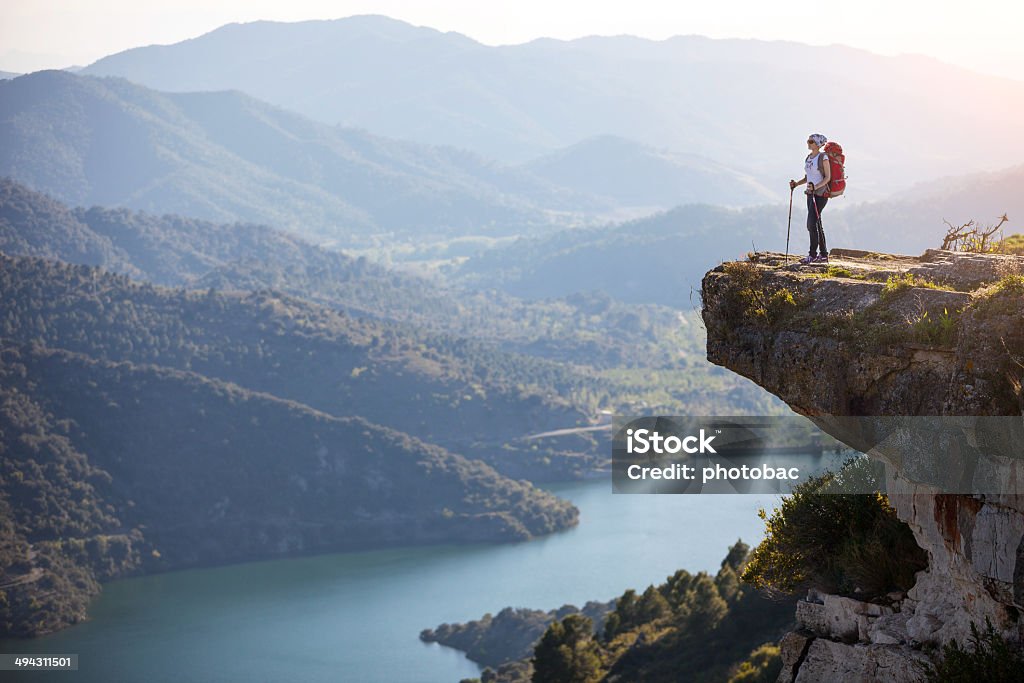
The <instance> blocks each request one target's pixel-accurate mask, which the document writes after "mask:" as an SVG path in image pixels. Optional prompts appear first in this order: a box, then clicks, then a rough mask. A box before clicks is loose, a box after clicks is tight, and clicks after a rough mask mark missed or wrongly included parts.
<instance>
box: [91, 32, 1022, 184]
mask: <svg viewBox="0 0 1024 683" xmlns="http://www.w3.org/2000/svg"><path fill="white" fill-rule="evenodd" d="M83 73H86V74H92V75H102V76H112V75H116V76H122V77H125V78H128V79H129V80H131V81H133V82H136V83H139V84H142V85H146V86H148V87H151V88H156V89H159V90H166V91H174V92H185V91H209V90H224V89H238V90H241V91H244V92H246V93H248V94H250V95H252V96H254V97H257V98H259V99H261V100H265V101H267V102H270V103H272V104H276V105H278V106H283V107H287V108H289V109H292V110H294V111H296V112H299V113H302V114H304V115H306V116H309V117H311V118H314V119H317V120H320V121H323V122H327V123H331V124H335V123H341V124H343V125H347V126H359V127H363V128H366V129H368V130H370V131H372V132H374V133H376V134H380V135H389V136H393V137H397V138H402V139H408V140H415V141H417V142H426V143H435V144H448V145H455V146H458V147H462V148H466V149H470V150H474V151H476V152H479V153H482V154H484V155H486V156H489V157H492V158H496V159H499V160H502V161H506V162H513V163H523V162H527V161H530V160H532V159H534V158H536V157H539V156H541V155H544V154H548V153H551V152H554V151H556V150H558V149H560V148H563V147H567V146H569V145H574V144H577V143H579V142H581V141H583V140H586V139H588V138H591V137H594V136H600V135H608V134H611V135H617V136H621V137H625V138H628V139H631V140H635V141H637V142H639V143H641V144H644V145H649V146H653V147H655V148H658V149H662V148H665V149H669V150H671V151H673V152H676V153H685V154H697V155H700V156H702V157H705V158H708V159H712V160H714V161H716V162H718V163H721V164H723V165H725V166H728V167H731V168H736V169H739V170H741V171H743V172H746V173H748V174H749V175H751V176H752V177H753V178H754V179H755V180H756V181H757V182H759V183H761V184H762V185H764V186H766V187H769V188H771V189H772V190H773V191H774V192H775V194H776V197H778V198H782V197H783V195H784V193H785V190H786V181H787V180H788V179H789V178H791V177H794V174H799V173H800V171H801V163H802V159H803V156H804V154H805V153H806V148H805V145H804V139H805V137H806V136H807V135H808V134H809V133H812V132H822V133H825V134H826V135H827V136H829V137H832V138H835V139H837V140H839V141H840V142H842V143H843V144H844V146H845V147H846V149H847V153H848V156H849V168H848V175H849V176H850V177H851V179H853V180H854V181H855V182H856V187H857V192H858V196H860V197H863V198H866V199H873V198H877V197H879V196H882V195H884V194H886V193H888V192H891V191H893V190H897V189H902V188H906V187H909V186H910V185H913V184H914V183H915V182H917V181H919V180H928V179H931V178H935V177H939V176H943V175H954V174H963V173H968V172H975V171H983V170H988V169H991V168H993V167H996V168H998V167H1002V166H1009V165H1010V163H999V162H994V160H993V158H992V152H990V151H989V150H991V149H992V144H991V143H992V131H999V150H1000V155H1001V157H1003V158H1011V159H1012V158H1017V157H1020V156H1021V154H1022V152H1024V134H1021V133H1020V132H1019V126H1017V118H1016V112H1017V110H1019V108H1020V107H1021V105H1022V104H1024V83H1020V82H1017V81H1012V80H1008V79H1000V78H996V77H990V76H984V75H980V74H977V73H974V72H971V71H968V70H966V69H962V68H959V67H954V66H950V65H947V64H943V63H941V62H938V61H937V60H933V59H929V58H925V57H917V56H899V57H885V56H880V55H875V54H872V53H869V52H866V51H863V50H857V49H853V48H848V47H843V46H838V45H830V46H823V47H817V46H809V45H802V44H797V43H788V42H778V41H776V42H766V41H757V40H713V39H709V38H704V37H700V36H676V37H673V38H670V39H667V40H663V41H652V40H645V39H640V38H636V37H632V36H614V37H597V36H593V37H587V38H580V39H577V40H570V41H560V40H552V39H538V40H534V41H531V42H529V43H525V44H522V45H506V46H500V47H490V46H486V45H483V44H481V43H478V42H476V41H474V40H472V39H470V38H467V37H466V36H463V35H459V34H456V33H441V32H440V31H437V30H434V29H431V28H425V27H415V26H412V25H409V24H407V23H404V22H401V21H396V20H393V19H389V18H387V17H383V16H356V17H349V18H345V19H338V20H334V21H305V22H298V23H275V22H266V21H260V22H253V23H248V24H229V25H226V26H223V27H221V28H219V29H216V30H214V31H211V32H210V33H207V34H204V35H202V36H199V37H196V38H193V39H190V40H186V41H182V42H180V43H175V44H173V45H157V46H148V47H139V48H134V49H131V50H126V51H124V52H121V53H118V54H114V55H110V56H108V57H105V58H103V59H100V60H98V61H97V62H95V63H93V64H91V65H89V66H88V67H86V68H85V69H84V70H83ZM880 112H884V115H880ZM787 131H789V134H787V133H786V132H787Z"/></svg>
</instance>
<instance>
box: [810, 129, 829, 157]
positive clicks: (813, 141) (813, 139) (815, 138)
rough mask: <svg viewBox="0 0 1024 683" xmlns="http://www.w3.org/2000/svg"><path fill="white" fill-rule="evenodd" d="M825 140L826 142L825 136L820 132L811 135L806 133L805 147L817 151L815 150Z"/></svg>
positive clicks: (819, 147)
mask: <svg viewBox="0 0 1024 683" xmlns="http://www.w3.org/2000/svg"><path fill="white" fill-rule="evenodd" d="M826 142H828V138H826V137H825V136H824V135H822V134H821V133H814V134H812V135H808V136H807V149H809V150H811V152H814V153H817V151H818V150H819V149H821V146H822V145H824V144H825V143H826Z"/></svg>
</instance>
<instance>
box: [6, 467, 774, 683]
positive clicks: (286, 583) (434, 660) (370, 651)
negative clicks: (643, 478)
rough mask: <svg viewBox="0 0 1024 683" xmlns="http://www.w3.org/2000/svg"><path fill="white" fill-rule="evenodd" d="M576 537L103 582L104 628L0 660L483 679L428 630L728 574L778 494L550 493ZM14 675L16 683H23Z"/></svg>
mask: <svg viewBox="0 0 1024 683" xmlns="http://www.w3.org/2000/svg"><path fill="white" fill-rule="evenodd" d="M546 488H548V489H549V490H551V491H553V492H554V493H556V494H558V495H559V496H562V497H564V498H568V499H569V500H572V501H573V502H574V503H575V504H576V505H577V506H578V507H579V508H580V513H581V515H580V525H579V526H578V527H577V528H575V529H571V530H569V531H565V532H562V533H558V534H554V535H551V536H548V537H545V538H541V539H537V540H533V541H529V542H525V543H518V544H512V545H470V546H466V545H463V546H430V547H413V548H400V549H392V550H380V551H371V552H361V553H343V554H334V555H320V556H317V557H304V558H296V559H288V560H273V561H267V562H252V563H248V564H241V565H232V566H228V567H217V568H213V569H198V570H187V571H180V572H172V573H168V574H161V575H156V576H146V577H139V578H133V579H125V580H121V581H115V582H113V583H109V584H106V585H105V586H104V589H103V594H102V595H101V596H100V597H99V598H97V599H96V601H95V602H94V603H93V605H92V607H91V609H90V612H89V613H90V616H91V619H90V620H89V621H88V622H86V623H83V624H80V625H78V626H75V627H73V628H70V629H67V630H65V631H62V632H60V633H56V634H54V635H51V636H46V637H43V638H39V639H36V640H32V641H4V642H2V643H0V652H7V653H50V654H78V655H79V671H78V672H77V673H68V672H50V673H49V674H45V673H41V672H33V673H31V674H24V675H23V677H22V679H21V680H32V681H43V680H54V681H58V680H59V681H72V680H73V681H96V682H97V683H99V682H103V683H113V682H115V681H146V682H147V683H161V682H164V681H166V682H168V683H170V682H172V681H173V682H175V683H177V682H178V681H182V680H189V681H209V682H211V683H214V682H220V681H225V682H227V681H231V682H235V681H247V682H249V681H252V682H256V681H274V682H277V681H307V682H313V683H316V682H321V681H323V682H327V681H331V682H336V681H356V682H359V683H434V682H436V683H457V681H458V680H459V679H460V678H465V677H474V676H478V675H479V671H480V669H479V667H477V666H476V665H475V664H474V663H473V662H470V661H469V660H467V659H466V658H465V657H464V656H463V654H462V653H461V652H458V651H455V650H452V649H449V648H445V647H441V646H439V645H436V644H430V645H428V644H424V643H422V642H420V640H419V638H418V636H419V632H420V631H421V630H422V629H424V628H428V627H434V626H436V625H438V624H440V623H442V622H445V621H448V622H455V621H467V620H470V619H476V618H479V617H480V616H482V615H483V614H484V613H485V612H492V613H496V612H497V611H499V610H500V609H502V608H503V607H506V606H514V607H530V608H538V609H545V610H546V609H551V608H554V607H559V606H561V605H563V604H565V603H574V604H576V605H582V604H583V603H584V602H586V601H587V600H591V599H595V600H608V599H610V598H612V597H615V596H617V595H620V594H621V593H622V592H623V591H624V590H625V589H626V588H636V589H638V590H641V591H642V590H643V589H644V588H645V587H646V586H647V585H648V584H651V583H660V582H661V581H664V579H665V577H666V576H668V575H669V574H671V573H673V572H674V571H675V570H676V569H680V568H682V569H687V570H689V571H691V572H696V571H699V570H707V571H711V572H714V571H717V570H718V566H719V563H720V562H721V560H722V558H723V557H725V554H726V550H727V547H728V545H729V544H731V543H733V542H735V541H736V539H737V538H742V539H743V540H744V541H746V542H747V543H750V544H751V545H753V544H754V543H756V542H758V541H759V540H760V539H761V538H762V536H763V523H762V522H761V520H760V519H758V517H757V509H758V507H760V506H770V505H771V504H772V503H773V502H774V501H775V500H776V499H775V498H774V497H773V496H770V495H763V496H757V495H703V496H700V495H661V496H657V495H614V494H612V492H611V484H610V482H609V481H608V480H607V479H601V480H599V481H586V482H574V483H568V484H559V485H552V486H548V487H546ZM6 673H7V672H5V674H6ZM11 679H13V677H11V678H9V679H7V680H11Z"/></svg>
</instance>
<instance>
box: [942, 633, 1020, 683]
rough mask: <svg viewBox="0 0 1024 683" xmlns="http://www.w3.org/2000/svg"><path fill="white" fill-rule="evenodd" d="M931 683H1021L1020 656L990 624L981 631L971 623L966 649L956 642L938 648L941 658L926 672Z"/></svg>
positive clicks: (1016, 648)
mask: <svg viewBox="0 0 1024 683" xmlns="http://www.w3.org/2000/svg"><path fill="white" fill-rule="evenodd" d="M927 675H928V680H929V681H933V682H934V683H974V682H975V681H987V682H988V683H1021V682H1024V652H1022V651H1021V649H1020V647H1018V646H1015V645H1012V644H1010V643H1009V642H1007V640H1006V639H1005V638H1003V637H1002V636H1001V635H1000V634H999V632H998V631H996V630H995V628H993V626H992V623H991V622H990V621H988V620H987V619H986V620H985V631H984V632H982V631H980V630H979V629H978V627H977V625H976V624H974V623H973V622H971V637H970V638H968V646H967V647H964V646H962V645H960V643H958V642H957V641H955V640H954V641H952V642H950V643H947V644H946V646H945V647H943V648H942V658H941V659H940V660H939V661H938V662H937V663H936V664H935V666H934V667H932V668H931V670H929V671H928V672H927Z"/></svg>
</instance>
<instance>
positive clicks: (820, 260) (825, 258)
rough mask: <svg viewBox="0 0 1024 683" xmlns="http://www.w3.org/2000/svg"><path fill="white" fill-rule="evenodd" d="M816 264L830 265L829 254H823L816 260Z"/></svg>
mask: <svg viewBox="0 0 1024 683" xmlns="http://www.w3.org/2000/svg"><path fill="white" fill-rule="evenodd" d="M814 262H815V263H826V264H827V263H828V254H822V255H821V256H819V257H818V258H816V259H814Z"/></svg>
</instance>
